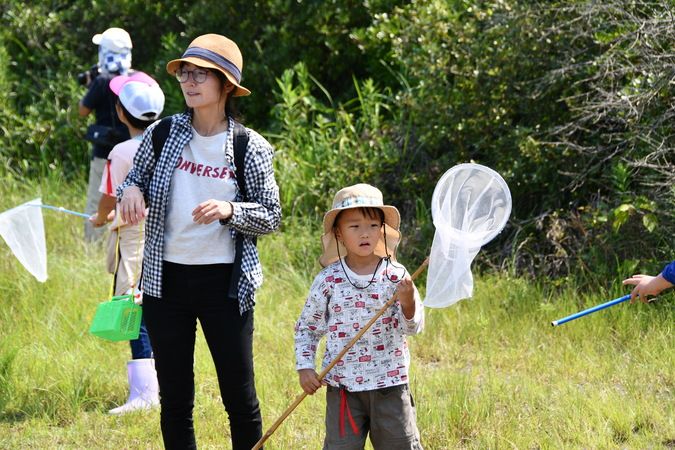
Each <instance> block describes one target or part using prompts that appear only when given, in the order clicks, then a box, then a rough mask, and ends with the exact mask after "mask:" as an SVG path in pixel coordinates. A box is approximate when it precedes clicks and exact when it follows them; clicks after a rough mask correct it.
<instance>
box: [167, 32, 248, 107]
mask: <svg viewBox="0 0 675 450" xmlns="http://www.w3.org/2000/svg"><path fill="white" fill-rule="evenodd" d="M181 63H192V64H194V65H195V66H198V67H203V68H205V69H213V70H217V71H219V72H221V73H222V74H223V75H225V76H226V77H227V79H228V80H230V83H232V84H234V85H235V86H236V87H237V89H236V90H235V91H234V94H232V95H233V96H235V97H242V96H245V95H250V94H251V91H249V90H248V89H246V88H245V87H244V86H242V85H241V72H242V70H243V68H244V61H243V58H242V56H241V51H239V47H238V46H237V44H235V43H234V41H233V40H231V39H228V38H226V37H225V36H221V35H220V34H213V33H212V34H204V35H202V36H199V37H198V38H196V39H195V40H194V41H192V42H191V43H190V45H189V46H188V48H187V50H185V53H183V56H182V57H180V58H178V59H174V60H172V61H169V63H168V64H167V65H166V71H167V72H169V73H170V74H171V75H175V73H176V71H177V70H178V69H179V68H180V65H181Z"/></svg>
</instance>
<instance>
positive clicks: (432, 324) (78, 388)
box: [0, 178, 675, 449]
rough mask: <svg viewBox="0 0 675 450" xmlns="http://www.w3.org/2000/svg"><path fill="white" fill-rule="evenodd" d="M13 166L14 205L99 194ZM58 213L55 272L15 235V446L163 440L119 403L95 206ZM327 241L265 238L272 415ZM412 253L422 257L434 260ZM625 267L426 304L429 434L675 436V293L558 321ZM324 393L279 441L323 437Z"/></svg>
mask: <svg viewBox="0 0 675 450" xmlns="http://www.w3.org/2000/svg"><path fill="white" fill-rule="evenodd" d="M4 181H5V182H3V183H2V186H1V187H0V207H1V209H0V210H2V211H4V210H5V209H8V208H10V207H12V206H15V205H18V204H20V203H22V202H24V201H27V200H30V199H32V198H34V197H37V196H40V195H41V196H42V198H43V201H44V202H45V203H51V204H55V205H59V206H64V207H66V208H69V209H76V210H77V209H78V207H80V208H81V207H82V204H83V202H84V200H83V199H82V198H81V196H80V195H79V194H77V193H76V190H75V189H74V188H73V187H72V186H67V185H64V184H63V183H62V182H61V180H59V179H52V178H48V179H46V180H44V181H43V182H42V183H41V184H40V185H34V184H24V183H19V182H16V181H13V180H11V179H10V180H4ZM82 196H83V195H82ZM44 218H45V226H46V234H47V247H48V267H49V279H48V280H47V282H46V283H44V284H42V283H39V282H37V281H36V280H35V279H34V278H32V276H31V275H29V274H28V273H27V272H26V271H25V270H24V268H23V267H22V266H21V265H20V264H19V262H18V261H17V260H16V258H14V256H12V254H11V252H10V250H9V248H8V247H7V246H6V245H5V244H4V243H0V298H1V299H0V448H2V449H33V448H34V449H47V448H49V449H55V448H63V449H120V448H124V449H146V448H149V449H154V448H161V436H160V432H159V413H158V411H156V410H155V411H151V412H146V413H134V414H131V415H126V416H122V417H111V416H108V415H107V414H106V411H107V410H108V409H109V408H111V407H113V406H116V405H118V404H120V403H122V402H124V401H125V399H126V395H127V382H126V370H125V363H126V360H127V358H128V357H129V349H128V345H127V344H126V343H110V342H106V341H103V340H100V339H98V338H95V337H93V336H91V335H89V334H88V332H87V330H88V326H89V323H90V321H91V318H92V316H93V313H94V311H95V308H96V305H97V303H98V302H100V301H102V300H104V299H105V298H106V296H107V293H108V287H109V282H110V276H109V275H107V274H106V273H105V271H104V269H103V266H104V264H103V260H104V258H103V249H102V246H95V245H94V246H92V245H85V244H84V243H82V242H81V235H82V230H81V223H82V222H81V219H78V218H76V217H73V216H67V215H65V214H62V213H58V212H52V211H45V212H44ZM317 226H318V224H317ZM318 242H319V241H318V236H316V233H315V230H306V229H302V228H301V229H296V230H289V229H285V230H284V231H283V232H282V233H279V234H276V235H274V236H269V237H266V238H263V239H261V241H260V249H261V253H262V256H263V265H264V268H265V275H266V282H265V284H264V286H263V288H262V290H261V292H260V293H259V300H258V306H257V308H256V331H255V364H256V366H255V367H256V382H257V387H258V393H259V396H260V399H261V403H262V408H263V415H264V421H265V426H269V425H271V424H272V422H273V421H274V420H275V419H276V418H277V417H278V415H279V414H280V413H281V412H282V411H283V410H284V409H285V408H286V407H287V406H288V405H289V404H290V403H291V401H292V399H293V398H295V397H296V396H297V395H298V394H299V393H300V388H299V386H298V383H297V376H296V374H295V371H294V368H293V367H294V361H293V359H294V355H293V331H292V330H293V324H294V321H295V319H296V317H297V315H298V314H299V312H300V309H301V308H302V305H303V302H304V296H305V293H306V291H307V289H308V287H309V284H310V282H311V280H312V277H313V273H314V271H315V270H316V267H315V266H314V265H313V264H314V263H313V261H314V260H315V258H316V256H317V255H318ZM403 262H404V263H405V264H406V265H407V266H409V268H410V269H414V266H416V265H417V264H418V263H419V262H416V261H403ZM619 281H620V280H619V279H618V278H617V279H615V280H607V283H606V285H605V286H598V287H597V290H596V291H594V292H578V291H576V290H575V287H574V286H569V287H568V288H566V289H564V290H562V291H558V292H557V293H555V294H551V293H547V292H545V291H544V290H542V289H541V288H540V287H539V286H537V285H536V284H533V283H530V282H528V281H527V280H525V279H518V278H509V277H508V276H507V275H484V276H481V277H478V278H477V280H476V286H475V294H474V298H473V299H471V300H464V301H462V302H460V303H459V304H457V305H455V306H453V307H450V308H447V309H440V310H431V309H427V311H426V314H427V325H426V329H425V331H424V333H423V334H422V335H420V336H416V337H414V338H412V339H411V352H412V358H413V366H412V375H411V387H412V391H413V394H414V396H415V401H416V403H417V408H418V409H417V414H418V426H419V428H420V431H421V434H422V441H423V444H424V446H425V448H426V449H454V448H460V449H502V448H505V449H537V448H541V449H560V448H570V449H576V448H578V449H617V448H620V449H624V448H625V449H659V448H675V351H674V347H675V345H674V344H675V339H674V335H673V324H674V323H675V322H674V319H675V308H674V307H673V305H675V299H674V296H673V294H672V293H671V294H668V295H664V296H663V298H662V299H661V301H659V302H656V303H654V304H650V305H643V304H635V305H629V304H627V303H624V304H621V305H619V306H616V307H614V308H611V309H608V310H605V311H602V312H599V313H596V314H593V315H591V316H588V317H585V318H583V319H579V320H577V321H574V322H571V323H568V324H566V325H563V326H560V327H557V328H552V327H551V326H550V325H549V323H550V321H551V320H552V319H557V318H560V317H562V316H565V315H567V314H570V313H572V312H575V311H577V310H578V309H580V308H583V307H586V306H590V305H593V304H597V303H600V302H602V301H604V300H607V299H610V298H614V297H618V296H620V295H622V294H623V293H624V292H625V291H624V289H623V288H621V287H620V286H619ZM420 287H423V286H420ZM196 352H197V358H196V367H195V372H196V374H197V386H196V390H197V392H196V407H195V426H196V434H197V440H198V444H199V445H200V448H227V447H228V443H229V438H228V437H227V433H228V427H227V418H226V415H225V413H224V411H223V408H222V405H221V404H220V400H219V393H218V386H217V381H216V377H215V371H214V369H213V367H212V363H211V359H210V356H209V354H208V350H207V348H206V345H205V342H204V340H203V338H202V336H201V335H200V336H199V338H198V346H197V350H196ZM323 408H324V400H323V395H322V393H321V394H317V395H315V396H313V397H309V398H307V399H306V400H305V401H304V402H303V403H302V404H301V405H300V406H299V407H298V408H297V410H296V411H295V412H294V413H293V414H292V415H291V416H290V417H289V418H288V419H287V420H286V421H285V422H284V423H283V425H282V426H281V427H280V428H279V430H277V432H276V433H275V434H274V435H273V436H272V438H271V439H270V441H269V445H267V446H266V448H267V449H318V448H321V442H322V437H323V429H324V427H323Z"/></svg>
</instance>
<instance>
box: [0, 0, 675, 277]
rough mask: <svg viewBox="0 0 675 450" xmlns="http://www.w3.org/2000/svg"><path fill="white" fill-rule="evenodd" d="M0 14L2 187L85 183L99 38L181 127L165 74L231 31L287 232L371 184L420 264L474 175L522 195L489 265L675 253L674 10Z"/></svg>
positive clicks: (61, 6) (272, 6)
mask: <svg viewBox="0 0 675 450" xmlns="http://www.w3.org/2000/svg"><path fill="white" fill-rule="evenodd" d="M0 12H1V14H2V19H3V23H4V24H6V26H5V27H3V29H2V30H0V42H1V43H2V46H1V47H0V108H1V109H0V130H2V131H1V133H2V149H1V150H0V162H2V165H3V166H4V167H5V169H4V170H11V171H14V172H17V173H19V174H24V175H26V176H35V175H39V174H44V173H45V172H46V171H49V170H61V171H63V172H65V173H66V174H70V176H73V177H74V176H78V177H80V176H82V175H81V174H82V173H83V172H84V169H86V165H87V159H88V145H87V144H86V143H85V142H84V141H83V139H82V136H83V134H84V129H85V128H86V123H85V122H86V121H83V120H81V119H79V118H78V117H77V114H76V105H77V102H78V100H79V99H80V98H81V97H82V95H83V94H84V89H83V88H82V87H80V86H78V85H77V83H76V81H75V75H76V74H77V73H78V72H80V71H83V70H85V69H86V68H88V67H89V66H90V65H91V64H92V63H94V62H95V60H96V48H95V46H94V45H93V44H92V43H91V36H92V35H93V34H94V33H97V32H101V31H103V30H104V29H105V28H107V27H109V26H120V27H122V28H125V29H126V30H128V31H129V32H130V34H131V36H132V39H133V41H134V52H133V58H134V66H135V67H136V68H138V69H141V70H144V71H146V72H149V73H151V74H152V75H154V76H155V77H156V78H157V79H158V80H159V81H160V84H161V85H162V88H163V89H164V91H165V93H166V94H167V106H166V108H165V112H166V113H167V114H171V113H175V112H178V111H180V110H181V109H182V108H183V99H182V96H181V94H180V90H179V88H178V86H177V84H176V83H175V81H174V80H172V79H171V77H170V76H169V75H168V74H166V71H165V70H164V67H165V65H166V62H167V61H168V60H170V59H172V58H175V57H176V56H178V55H180V53H181V52H182V51H183V49H184V48H185V47H186V46H187V44H188V43H189V42H190V41H191V40H192V39H193V38H194V37H196V36H197V35H199V34H203V33H207V32H216V33H221V34H225V35H227V36H229V37H231V38H233V39H234V40H235V41H236V42H237V43H238V44H239V45H240V47H241V49H242V52H243V54H244V61H245V69H244V81H243V83H244V85H246V86H247V87H249V88H250V89H251V90H252V91H253V95H252V96H251V97H249V98H246V99H244V100H243V101H241V102H240V104H239V106H240V109H241V110H242V112H243V113H244V116H245V119H246V121H247V123H249V124H251V125H253V126H254V127H256V128H258V129H260V130H261V131H263V132H264V133H265V134H266V135H267V136H268V137H269V138H270V140H272V141H273V143H274V144H275V145H276V146H277V148H278V158H277V165H278V171H279V177H280V180H282V186H281V188H282V194H283V195H284V209H285V214H286V217H295V218H307V219H310V220H314V219H315V218H316V216H317V215H320V214H321V211H323V210H324V209H325V207H326V205H327V203H328V202H329V201H330V192H333V191H334V190H335V189H337V188H338V187H340V186H342V185H344V184H349V183H353V182H358V181H369V182H372V183H374V184H377V185H378V186H380V187H381V188H382V189H383V190H384V191H385V192H386V193H387V197H388V199H389V201H391V202H392V203H394V204H397V205H398V206H399V207H400V208H401V210H402V212H403V214H404V223H405V224H407V225H406V226H407V227H408V229H407V230H405V231H406V233H405V235H406V236H408V239H409V241H408V242H407V243H406V245H408V246H410V245H409V244H412V247H414V248H415V250H413V251H412V253H423V252H424V251H425V249H426V248H427V247H428V241H429V239H430V235H431V232H432V231H433V230H432V228H431V224H430V220H429V213H428V207H427V206H425V205H428V203H429V199H430V197H431V193H432V190H433V187H434V183H435V181H436V180H437V179H438V178H439V176H440V175H441V174H442V173H443V171H444V170H446V169H447V168H449V167H450V166H452V165H454V164H456V163H459V162H466V161H476V162H478V163H482V164H485V165H488V166H490V167H492V168H494V169H496V170H497V171H499V172H500V173H501V174H502V175H503V176H504V177H505V179H506V180H507V182H508V183H509V186H510V188H511V190H512V194H513V198H514V214H513V217H512V220H511V222H510V224H509V227H508V228H507V230H506V231H505V232H504V233H503V234H502V236H500V238H499V242H498V243H497V244H496V245H492V246H491V250H492V253H493V255H492V257H491V258H489V259H488V260H486V262H491V263H498V264H502V263H503V262H504V261H508V262H509V263H510V264H511V266H512V267H513V268H515V269H517V270H521V271H530V272H533V273H534V272H536V273H545V274H548V275H552V276H557V275H562V274H566V273H569V272H574V271H577V270H579V269H581V270H582V271H584V272H586V273H591V272H593V269H592V268H593V267H594V265H595V264H597V263H598V262H599V263H600V264H601V265H605V266H608V267H611V266H612V265H613V264H614V263H613V262H612V261H614V260H618V259H623V258H628V259H629V260H633V261H634V260H636V259H638V258H639V259H642V258H649V257H651V258H654V259H656V260H657V261H661V262H663V261H665V260H667V259H669V258H672V253H673V250H675V248H674V245H673V240H672V235H673V232H675V221H673V207H674V206H675V204H674V203H675V200H674V198H675V190H674V188H673V185H674V183H673V177H674V175H673V173H674V171H673V155H674V151H673V142H675V139H673V127H674V125H673V124H674V121H673V116H674V115H675V114H674V111H675V106H674V105H673V102H672V99H673V98H674V95H673V94H674V92H673V91H674V89H675V57H674V56H673V55H674V54H675V51H673V50H674V49H673V46H674V42H675V39H674V38H675V25H674V23H675V21H673V16H674V12H675V4H674V3H673V2H672V0H655V1H651V0H609V1H606V2H596V1H591V0H575V1H565V2H563V1H541V0H539V1H517V0H482V1H479V0H424V1H410V2H403V1H394V0H391V1H385V0H366V1H356V0H331V1H329V2H326V1H319V0H295V1H291V0H251V1H241V0H234V1H230V2H225V3H223V2H215V1H213V0H196V1H193V2H184V1H175V0H169V1H163V2H143V1H140V0H122V1H118V2H100V1H94V2H90V3H89V4H87V5H84V4H82V3H81V2H75V1H65V0H61V1H58V0H52V1H47V0H40V1H34V2H30V4H25V3H24V2H19V1H17V0H9V1H6V2H4V3H3V5H2V6H0ZM81 24H87V25H88V27H82V26H81ZM635 242H641V243H643V244H644V245H643V246H642V247H641V248H640V252H639V254H637V253H636V252H635V246H634V244H635ZM626 264H629V265H630V264H633V265H634V263H632V262H630V261H629V263H626Z"/></svg>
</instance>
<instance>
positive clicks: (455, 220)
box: [424, 164, 511, 308]
mask: <svg viewBox="0 0 675 450" xmlns="http://www.w3.org/2000/svg"><path fill="white" fill-rule="evenodd" d="M431 214H432V217H433V221H434V226H435V227H436V233H435V234H434V241H433V244H432V245H431V253H430V255H429V273H428V275H427V292H426V298H425V300H424V305H425V306H428V307H431V308H444V307H446V306H450V305H452V304H453V303H456V302H457V301H459V300H461V299H463V298H468V297H471V295H472V294H473V275H472V274H471V262H472V261H473V259H474V258H475V257H476V255H477V254H478V251H479V250H480V248H481V247H482V246H483V245H485V244H487V243H488V242H490V241H491V240H492V239H493V238H494V237H495V236H496V235H497V234H499V232H500V231H501V230H502V229H503V228H504V225H506V222H507V220H508V218H509V215H510V214H511V193H510V191H509V187H508V186H507V185H506V182H505V181H504V179H503V178H502V177H501V176H500V175H499V174H498V173H497V172H495V171H494V170H492V169H490V168H488V167H485V166H481V165H479V164H459V165H457V166H455V167H453V168H451V169H450V170H448V171H447V172H445V174H443V176H442V177H441V179H440V180H439V181H438V184H436V188H435V189H434V194H433V196H432V198H431Z"/></svg>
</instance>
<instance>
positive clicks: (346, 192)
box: [319, 184, 401, 267]
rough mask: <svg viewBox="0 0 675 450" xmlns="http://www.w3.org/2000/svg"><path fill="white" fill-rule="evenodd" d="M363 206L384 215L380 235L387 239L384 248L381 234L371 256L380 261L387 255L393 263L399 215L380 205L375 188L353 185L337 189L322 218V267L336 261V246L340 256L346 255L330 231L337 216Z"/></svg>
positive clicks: (395, 211) (320, 260)
mask: <svg viewBox="0 0 675 450" xmlns="http://www.w3.org/2000/svg"><path fill="white" fill-rule="evenodd" d="M363 207H371V208H378V209H381V210H382V212H384V234H386V236H387V245H386V246H385V240H384V234H383V235H381V236H380V240H379V242H378V243H377V245H376V246H375V254H376V255H377V256H379V257H381V258H386V257H387V256H391V259H392V260H394V261H396V247H398V244H399V242H400V241H401V232H400V231H399V227H400V225H401V215H400V214H399V212H398V209H396V208H395V207H394V206H390V205H385V204H384V203H383V201H382V192H381V191H380V190H379V189H378V188H376V187H374V186H371V185H369V184H355V185H353V186H348V187H346V188H343V189H340V190H339V191H338V192H337V194H335V198H333V207H332V209H331V210H330V211H328V212H327V213H326V214H325V215H324V216H323V232H324V234H323V236H321V243H322V245H323V253H322V255H321V257H319V263H320V264H321V266H323V267H326V266H328V265H329V264H332V263H334V262H335V261H337V260H338V246H339V252H340V256H345V255H346V254H347V249H346V248H345V247H344V245H342V244H340V243H338V241H337V239H335V233H334V232H333V227H334V225H335V218H336V217H337V215H338V214H339V213H340V212H341V211H344V210H347V209H353V208H363Z"/></svg>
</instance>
